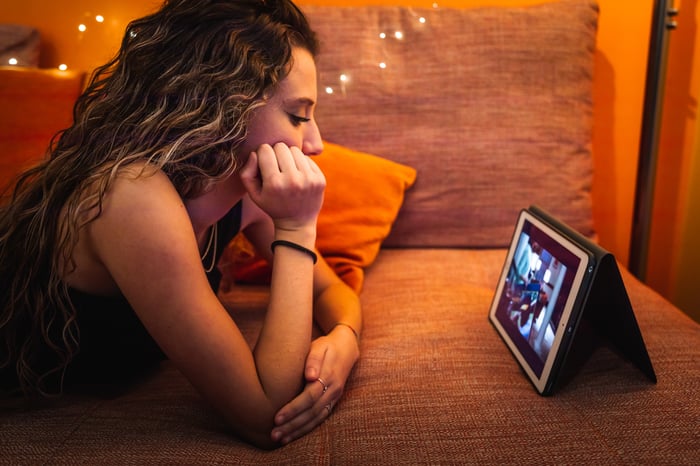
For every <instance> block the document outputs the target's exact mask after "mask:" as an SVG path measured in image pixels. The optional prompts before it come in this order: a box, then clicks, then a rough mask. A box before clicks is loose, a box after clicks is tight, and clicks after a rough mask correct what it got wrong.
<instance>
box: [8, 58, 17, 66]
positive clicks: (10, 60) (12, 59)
mask: <svg viewBox="0 0 700 466" xmlns="http://www.w3.org/2000/svg"><path fill="white" fill-rule="evenodd" d="M7 63H9V64H10V65H16V64H17V59H16V58H14V57H13V58H10V59H9V60H7Z"/></svg>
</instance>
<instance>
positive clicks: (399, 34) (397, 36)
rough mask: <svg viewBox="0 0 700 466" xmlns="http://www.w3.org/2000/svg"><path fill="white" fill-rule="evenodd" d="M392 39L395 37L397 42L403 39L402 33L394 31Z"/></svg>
mask: <svg viewBox="0 0 700 466" xmlns="http://www.w3.org/2000/svg"><path fill="white" fill-rule="evenodd" d="M394 37H396V38H397V39H399V40H401V39H403V32H401V31H396V32H395V33H394Z"/></svg>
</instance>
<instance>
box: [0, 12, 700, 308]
mask: <svg viewBox="0 0 700 466" xmlns="http://www.w3.org/2000/svg"><path fill="white" fill-rule="evenodd" d="M542 1H544V0H442V1H438V2H436V3H438V4H439V6H443V7H474V6H492V5H503V6H513V5H531V4H537V3H541V2H542ZM298 3H299V5H301V6H302V7H303V5H305V4H317V5H321V4H324V5H337V6H352V5H392V4H399V5H406V6H414V7H426V8H430V7H432V5H433V3H434V2H433V1H430V0H298ZM696 3H697V2H695V1H693V0H675V6H676V7H677V8H678V9H679V10H680V14H679V16H678V17H677V18H676V21H677V22H678V28H677V30H675V31H674V32H673V33H672V34H671V39H670V49H669V55H668V69H667V76H666V92H665V100H664V113H663V119H662V133H661V137H660V151H659V156H658V157H659V160H658V166H659V169H658V173H657V180H656V187H655V205H654V214H653V225H652V231H651V244H650V249H649V262H648V271H647V276H646V282H647V283H648V284H650V285H651V286H652V287H653V288H655V289H656V290H657V291H659V292H660V293H661V294H662V295H664V296H665V297H667V298H668V299H670V300H671V301H673V302H674V303H675V304H676V305H678V306H679V307H681V308H682V309H683V310H684V311H685V312H687V313H688V314H690V315H691V316H693V317H694V318H695V319H696V320H698V321H700V293H698V292H697V289H699V288H700V279H698V278H697V274H696V272H695V269H696V264H700V122H699V121H698V118H697V101H698V94H700V44H699V43H698V41H699V38H698V34H697V16H698V14H699V13H698V9H697V5H696ZM159 4H160V1H159V0H120V1H119V2H113V1H108V0H73V1H71V2H55V1H54V0H4V1H3V2H2V3H0V22H4V23H20V24H28V25H32V26H35V27H37V28H38V29H39V31H40V33H41V35H42V54H41V57H42V58H41V66H42V67H45V68H53V67H56V66H58V65H59V64H65V65H67V66H68V68H69V69H76V70H87V71H89V70H92V69H93V68H95V67H96V66H97V65H99V64H101V63H103V62H105V61H106V60H107V59H109V58H110V57H111V56H112V55H113V54H114V53H115V52H116V50H117V49H118V47H119V43H120V41H121V36H122V34H123V31H124V29H125V27H126V25H127V23H128V22H129V20H131V19H132V18H135V17H138V16H142V15H144V14H147V13H149V12H151V11H153V10H155V9H157V7H158V6H159ZM598 4H599V6H600V12H601V13H600V21H599V32H598V51H597V55H596V75H595V84H594V99H595V100H594V105H595V110H594V113H595V129H594V136H593V152H594V170H595V181H594V186H593V199H594V204H595V211H594V219H595V222H596V228H597V230H598V235H599V241H600V243H601V245H602V246H603V247H605V248H607V249H608V250H610V251H611V252H613V253H614V254H615V256H616V257H617V258H618V259H619V260H620V261H621V262H622V263H623V264H627V263H628V259H629V244H630V231H631V224H632V211H633V203H634V186H635V181H636V172H637V157H638V152H639V140H640V127H641V113H642V108H643V99H644V83H645V74H646V60H647V51H648V46H649V32H650V25H651V17H652V11H653V5H654V1H653V0H598ZM96 15H102V16H103V17H104V21H103V22H101V23H99V22H97V21H95V16H96ZM79 24H84V25H85V27H86V29H85V31H83V32H81V31H79V30H78V25H79Z"/></svg>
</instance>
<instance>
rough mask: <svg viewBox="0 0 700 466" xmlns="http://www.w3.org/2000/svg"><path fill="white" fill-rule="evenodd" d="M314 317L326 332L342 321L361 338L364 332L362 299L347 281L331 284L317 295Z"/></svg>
mask: <svg viewBox="0 0 700 466" xmlns="http://www.w3.org/2000/svg"><path fill="white" fill-rule="evenodd" d="M314 319H315V320H316V323H317V324H318V326H319V327H320V328H321V329H322V330H323V332H324V333H329V332H331V331H332V330H334V328H335V327H336V326H337V325H338V324H339V323H342V324H345V325H347V326H349V327H350V328H352V330H354V332H355V333H356V334H357V338H359V336H360V333H361V332H362V310H361V307H360V299H359V297H358V296H357V294H356V293H355V292H354V291H353V290H352V289H350V288H349V287H348V286H347V285H345V283H343V282H341V281H338V282H337V283H334V284H331V285H330V286H328V287H326V288H325V289H324V290H323V291H321V292H320V293H319V294H318V295H317V296H316V300H315V304H314Z"/></svg>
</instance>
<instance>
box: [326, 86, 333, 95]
mask: <svg viewBox="0 0 700 466" xmlns="http://www.w3.org/2000/svg"><path fill="white" fill-rule="evenodd" d="M326 94H329V95H330V94H333V88H332V87H330V86H328V87H326Z"/></svg>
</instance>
